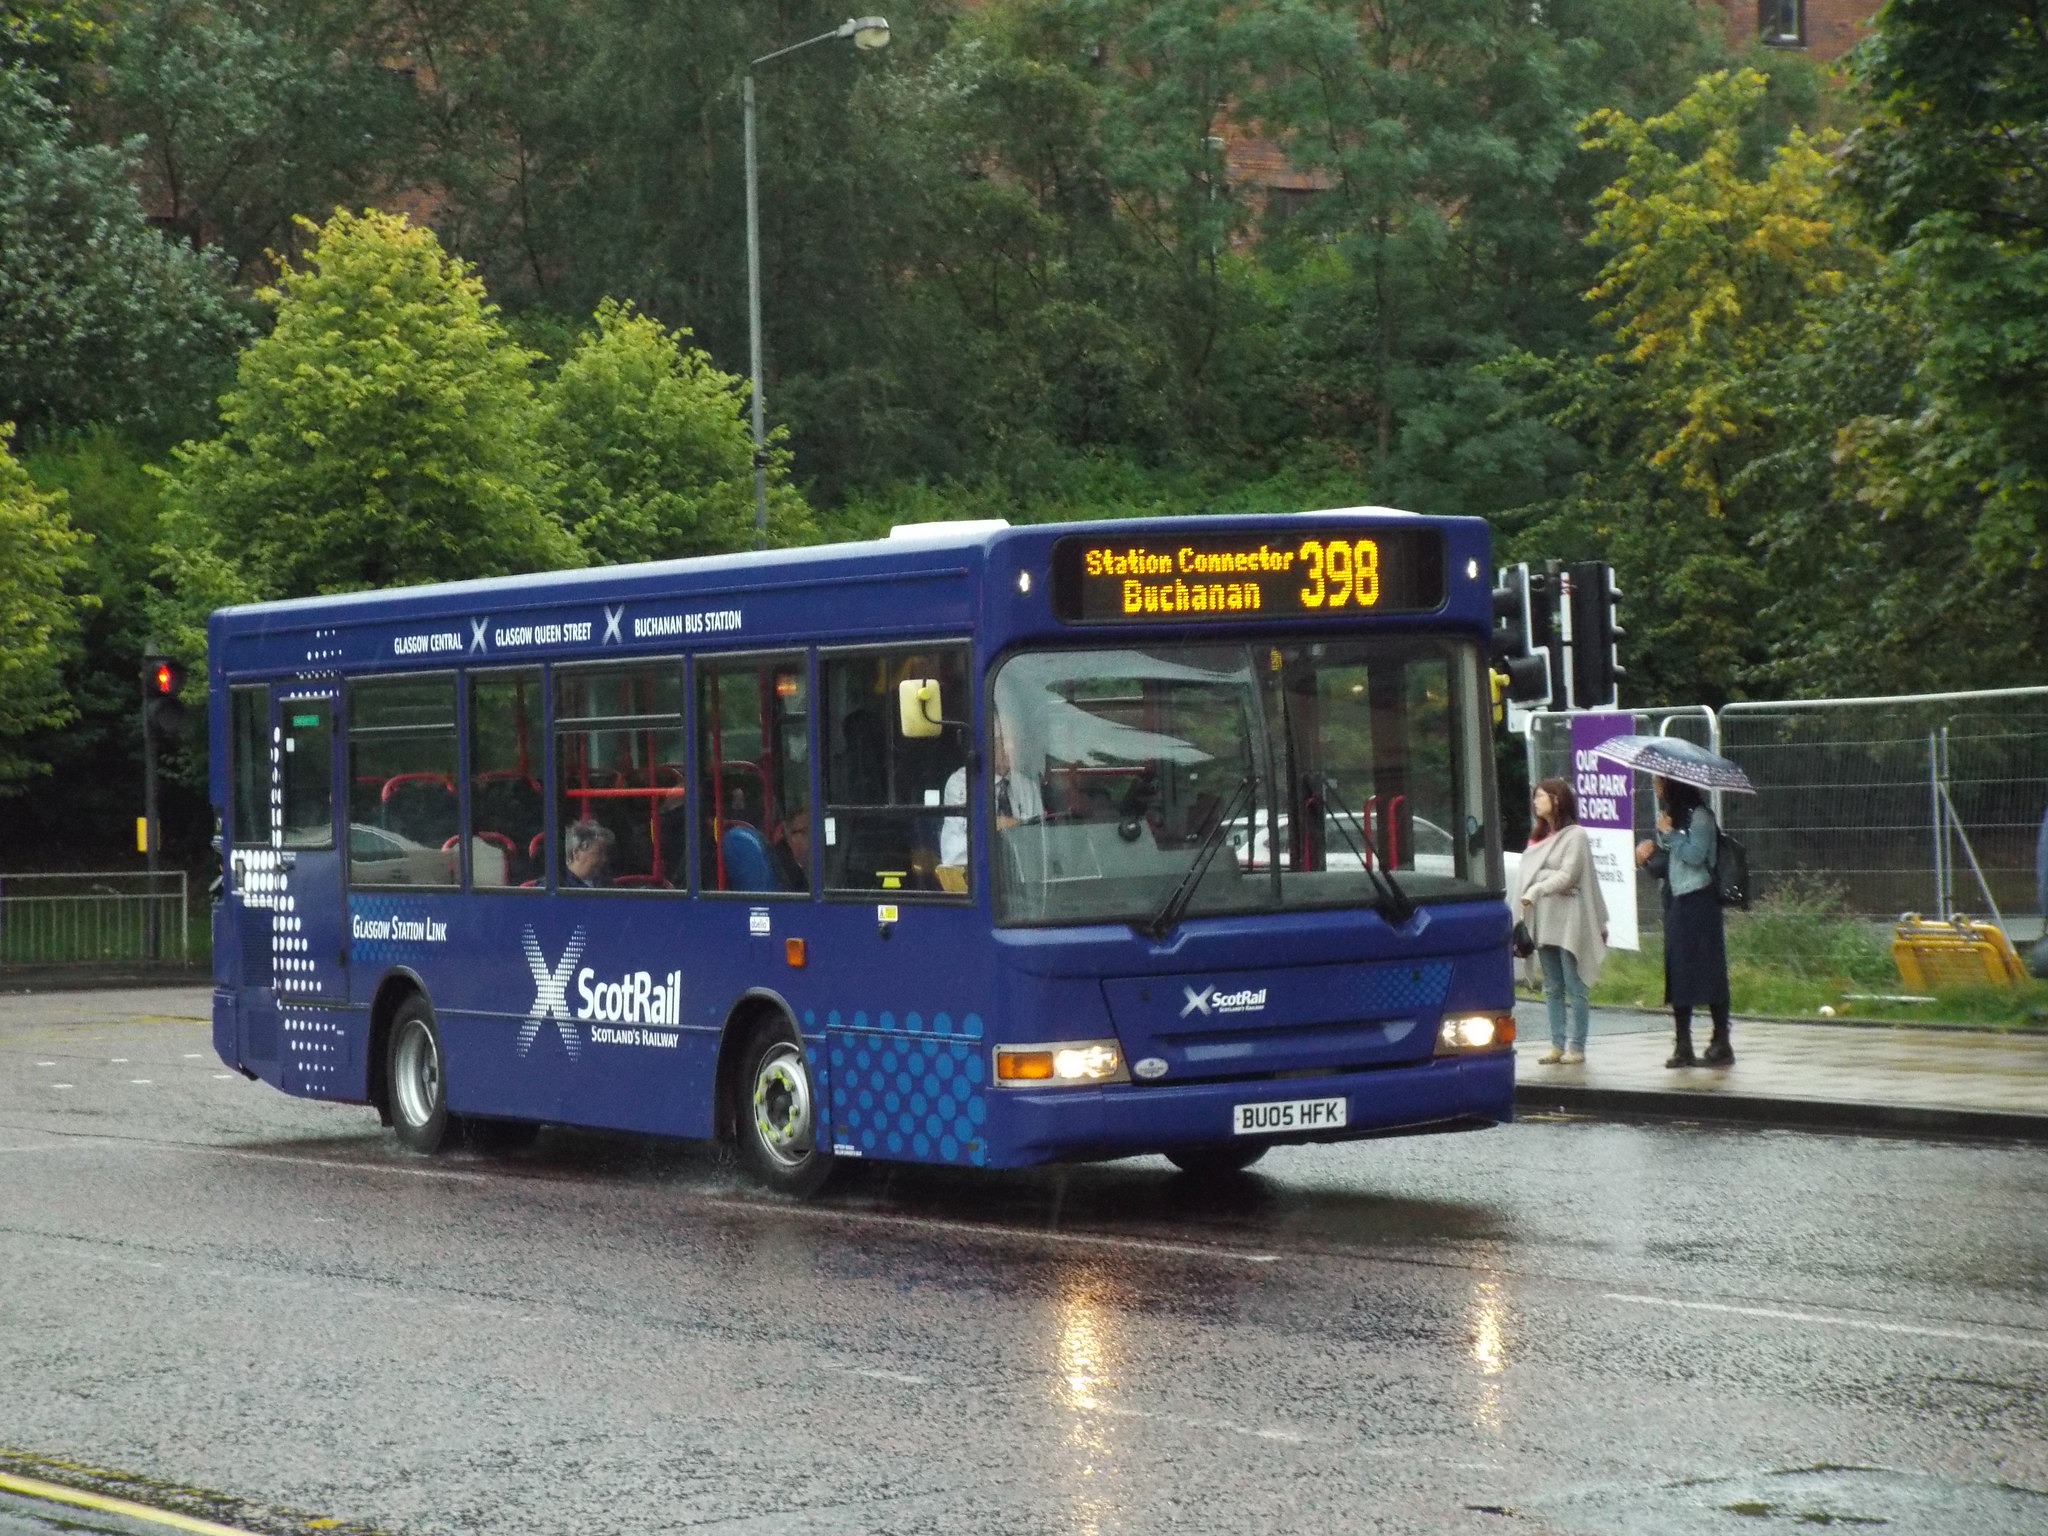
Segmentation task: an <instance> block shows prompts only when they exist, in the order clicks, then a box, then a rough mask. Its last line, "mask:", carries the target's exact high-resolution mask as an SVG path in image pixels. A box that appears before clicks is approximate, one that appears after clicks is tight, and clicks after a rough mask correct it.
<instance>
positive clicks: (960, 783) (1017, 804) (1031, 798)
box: [939, 715, 1045, 869]
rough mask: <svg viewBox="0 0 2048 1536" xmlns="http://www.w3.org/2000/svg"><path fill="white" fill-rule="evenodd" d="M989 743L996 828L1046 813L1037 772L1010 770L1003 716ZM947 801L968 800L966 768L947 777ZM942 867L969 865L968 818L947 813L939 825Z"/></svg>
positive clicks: (961, 801)
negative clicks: (1013, 771) (993, 777)
mask: <svg viewBox="0 0 2048 1536" xmlns="http://www.w3.org/2000/svg"><path fill="white" fill-rule="evenodd" d="M990 746H991V749H992V751H993V753H994V758H995V761H994V763H993V764H992V766H993V767H994V769H995V779H994V782H993V783H992V784H991V785H990V786H989V795H990V798H991V799H992V801H993V802H994V805H995V812H996V830H997V831H998V832H1003V831H1007V830H1008V829H1009V828H1011V827H1014V826H1016V825H1017V823H1018V822H1020V821H1035V820H1037V819H1038V818H1039V817H1040V816H1043V815H1044V814H1045V803H1044V801H1043V800H1042V799H1041V798H1040V796H1039V792H1038V778H1037V776H1036V775H1035V774H1029V773H1012V772H1011V771H1010V737H1009V731H1008V729H1007V728H1006V727H1005V726H1004V724H1003V720H1002V716H1000V715H998V716H997V717H996V723H995V729H994V730H993V731H992V732H991V733H990ZM941 798H942V799H943V800H944V802H945V803H946V804H947V805H965V804H966V803H967V769H966V767H965V766H964V765H963V766H962V767H959V768H956V769H954V770H953V776H952V777H951V778H949V779H947V780H946V791H945V794H944V795H943V796H942V797H941ZM939 867H940V868H941V869H945V868H949V867H950V868H953V869H964V868H966V867H967V818H966V817H965V816H948V817H947V818H946V819H945V822H944V823H943V824H942V825H941V826H940V828H939Z"/></svg>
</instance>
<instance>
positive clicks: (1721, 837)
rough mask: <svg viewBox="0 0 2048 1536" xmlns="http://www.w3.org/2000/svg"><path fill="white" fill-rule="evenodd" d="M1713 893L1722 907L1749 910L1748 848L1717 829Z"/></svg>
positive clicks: (1715, 835) (1715, 834)
mask: <svg viewBox="0 0 2048 1536" xmlns="http://www.w3.org/2000/svg"><path fill="white" fill-rule="evenodd" d="M1714 895H1715V896H1717V897H1718V898H1719V899H1720V902H1721V905H1722V906H1724V907H1739V908H1741V909H1742V910H1743V911H1745V912H1746V911H1748V910H1749V850H1748V849H1747V848H1745V847H1743V846H1742V844H1741V842H1740V841H1739V840H1738V839H1736V838H1732V837H1730V836H1729V835H1728V834H1727V833H1726V832H1722V831H1720V830H1718V829H1716V831H1715V833H1714Z"/></svg>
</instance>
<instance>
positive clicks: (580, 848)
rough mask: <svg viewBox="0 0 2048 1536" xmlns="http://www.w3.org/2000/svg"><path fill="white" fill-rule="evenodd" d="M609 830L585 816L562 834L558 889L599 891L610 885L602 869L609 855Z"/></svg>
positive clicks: (608, 875) (610, 834) (604, 870)
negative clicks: (559, 885)
mask: <svg viewBox="0 0 2048 1536" xmlns="http://www.w3.org/2000/svg"><path fill="white" fill-rule="evenodd" d="M612 842H613V838H612V833H611V828H609V827H607V826H605V825H603V824H602V823H601V822H597V821H593V820H591V819H590V818H589V817H585V818H584V819H583V820H581V821H572V822H570V823H569V825H568V826H567V827H566V828H564V829H563V831H562V865H563V870H562V888H563V889H564V890H585V891H598V890H603V889H604V888H605V887H606V886H608V885H610V884H611V883H612V881H611V875H610V874H609V873H608V872H607V870H606V868H605V866H606V865H607V864H609V863H610V862H611V856H612Z"/></svg>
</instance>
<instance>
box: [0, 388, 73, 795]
mask: <svg viewBox="0 0 2048 1536" xmlns="http://www.w3.org/2000/svg"><path fill="white" fill-rule="evenodd" d="M12 436H13V428H12V427H0V792H4V791H6V790H8V789H10V788H14V787H17V786H18V785H19V783H20V781H21V780H23V779H25V778H27V777H29V776H30V775H31V774H32V773H34V772H36V771H37V769H38V768H40V767H41V766H42V765H41V764H40V763H39V762H38V761H37V760H36V759H35V758H34V757H33V756H31V755H30V754H29V753H28V752H27V751H26V750H25V748H26V747H27V744H28V743H27V738H29V737H30V736H31V735H32V734H33V733H35V732H37V731H42V730H49V729H53V728H55V727H57V726H60V725H63V724H64V723H65V722H66V721H68V720H70V719H71V718H72V717H73V715H74V714H75V711H74V710H73V708H72V706H71V701H70V698H69V696H68V695H67V693H66V691H65V689H64V678H63V669H64V663H65V662H66V660H68V659H69V656H70V654H71V650H72V647H73V644H74V641H75V638H76V635H77V630H78V618H79V614H80V611H81V610H82V609H83V608H85V607H87V606H89V605H90V600H89V599H84V598H80V597H78V596H75V595H74V594H72V593H70V592H68V591H66V590H65V579H66V577H68V576H69V575H71V574H72V573H73V572H75V571H77V570H79V569H80V568H81V567H82V566H83V565H84V564H85V557H84V553H83V551H84V548H85V546H86V544H87V542H88V541H87V540H86V538H85V536H84V535H83V534H81V533H79V532H78V531H77V530H75V529H74V528H72V526H71V524H70V521H69V520H68V519H67V518H66V517H65V515H64V498H63V496H62V495H59V494H51V493H47V492H43V491H38V490H37V489H36V488H35V486H34V484H33V483H32V482H31V481H30V480H29V477H28V473H27V471H26V470H24V469H23V468H22V467H21V465H20V463H19V462H18V461H17V460H16V459H15V457H14V455H13V454H12V453H10V452H9V451H8V443H9V440H10V439H11V438H12Z"/></svg>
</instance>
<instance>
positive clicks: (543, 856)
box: [469, 667, 548, 891]
mask: <svg viewBox="0 0 2048 1536" xmlns="http://www.w3.org/2000/svg"><path fill="white" fill-rule="evenodd" d="M546 745H547V742H546V736H545V734H544V729H543V726H542V723H541V679H540V668H538V667H522V668H520V669H518V670H517V671H508V672H472V673H470V674H469V826H470V834H469V836H470V876H469V879H470V884H471V885H472V886H474V887H476V888H477V889H479V890H484V889H495V890H512V891H517V890H536V889H539V888H541V887H544V886H546V885H547V883H548V850H547V797H546V794H545V792H544V791H543V789H542V787H541V784H542V780H543V779H544V778H545V777H546V774H545V772H544V770H545V768H546V762H545V756H546Z"/></svg>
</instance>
